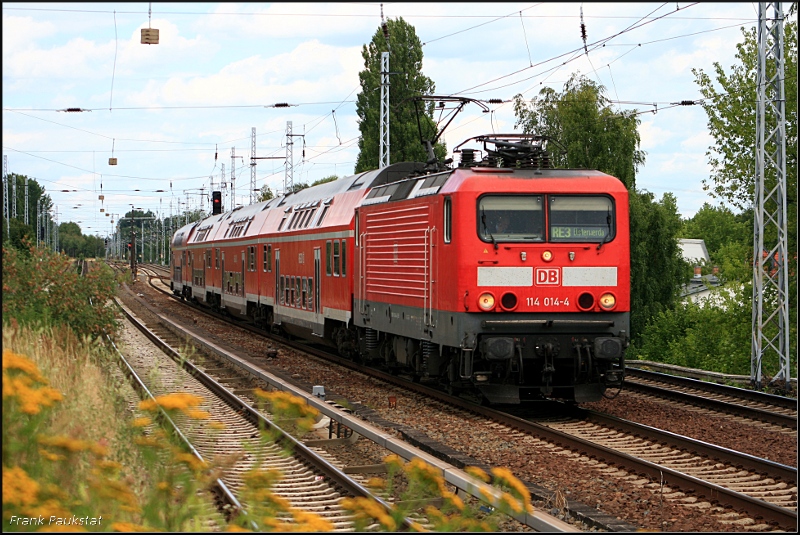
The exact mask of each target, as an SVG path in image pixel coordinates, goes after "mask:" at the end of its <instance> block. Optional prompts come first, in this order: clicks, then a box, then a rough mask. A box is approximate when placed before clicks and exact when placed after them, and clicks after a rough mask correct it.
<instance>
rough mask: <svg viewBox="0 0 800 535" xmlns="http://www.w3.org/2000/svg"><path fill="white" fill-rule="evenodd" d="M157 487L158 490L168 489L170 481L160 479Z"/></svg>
mask: <svg viewBox="0 0 800 535" xmlns="http://www.w3.org/2000/svg"><path fill="white" fill-rule="evenodd" d="M156 487H158V490H167V489H168V488H169V483H167V482H166V481H159V482H158V485H156Z"/></svg>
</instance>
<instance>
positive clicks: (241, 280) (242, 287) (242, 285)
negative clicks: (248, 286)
mask: <svg viewBox="0 0 800 535" xmlns="http://www.w3.org/2000/svg"><path fill="white" fill-rule="evenodd" d="M240 282H241V286H240V288H241V289H242V293H241V295H242V296H243V297H244V296H245V295H247V294H246V293H245V291H244V250H242V278H241V279H240ZM237 293H238V292H237Z"/></svg>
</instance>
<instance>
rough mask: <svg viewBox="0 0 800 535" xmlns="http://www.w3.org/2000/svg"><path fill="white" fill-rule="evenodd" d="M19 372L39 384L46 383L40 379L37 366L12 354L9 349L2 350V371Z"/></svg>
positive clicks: (45, 380)
mask: <svg viewBox="0 0 800 535" xmlns="http://www.w3.org/2000/svg"><path fill="white" fill-rule="evenodd" d="M5 370H19V371H21V372H22V373H24V374H25V375H27V376H29V377H30V378H31V379H33V380H34V381H37V382H39V383H47V379H45V378H44V377H42V374H41V373H40V372H39V368H38V366H36V364H35V363H34V362H33V361H31V360H29V359H28V358H27V357H25V356H24V355H19V354H17V353H14V352H13V351H11V350H10V349H4V350H3V371H5Z"/></svg>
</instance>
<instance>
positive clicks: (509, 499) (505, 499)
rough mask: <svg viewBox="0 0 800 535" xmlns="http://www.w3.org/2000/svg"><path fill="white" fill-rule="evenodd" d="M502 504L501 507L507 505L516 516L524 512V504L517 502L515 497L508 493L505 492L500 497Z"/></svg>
mask: <svg viewBox="0 0 800 535" xmlns="http://www.w3.org/2000/svg"><path fill="white" fill-rule="evenodd" d="M500 503H501V505H502V504H505V505H506V506H508V508H509V509H511V511H512V512H514V513H516V514H519V513H521V512H522V504H521V503H520V502H519V500H517V499H516V498H515V497H514V496H512V495H511V494H509V493H507V492H504V493H503V494H502V495H501V496H500Z"/></svg>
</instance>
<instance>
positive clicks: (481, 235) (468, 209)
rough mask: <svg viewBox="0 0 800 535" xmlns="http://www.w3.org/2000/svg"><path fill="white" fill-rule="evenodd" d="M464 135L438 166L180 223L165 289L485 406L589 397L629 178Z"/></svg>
mask: <svg viewBox="0 0 800 535" xmlns="http://www.w3.org/2000/svg"><path fill="white" fill-rule="evenodd" d="M472 141H476V142H478V143H483V147H482V149H481V150H475V149H466V148H464V149H461V150H460V152H461V155H462V157H461V162H460V163H459V164H458V166H457V167H455V168H452V169H450V168H441V167H438V168H436V169H430V168H429V167H427V168H426V166H425V165H424V164H415V163H402V164H395V165H392V166H389V167H386V168H384V169H381V170H379V171H371V172H367V173H362V174H360V175H356V176H352V177H347V178H342V179H339V180H337V181H335V182H331V183H327V184H322V185H320V186H316V187H313V188H308V189H306V190H302V191H300V192H298V193H295V194H291V195H287V196H283V197H279V198H276V199H273V200H271V201H268V202H266V203H259V204H255V205H252V206H247V207H243V208H239V209H236V210H234V211H232V212H229V213H226V214H222V215H215V216H212V217H210V218H208V219H205V220H203V221H200V222H198V223H195V224H192V225H188V226H186V227H184V228H182V229H180V230H179V231H178V232H177V233H176V235H175V238H174V240H173V249H174V255H173V258H174V259H175V264H174V266H173V277H174V279H173V290H174V291H175V292H176V293H181V294H182V295H184V296H187V297H193V298H196V299H198V300H200V301H203V302H206V303H208V304H210V305H212V306H215V307H220V308H227V309H229V310H230V311H231V312H233V313H236V314H239V315H246V316H249V317H251V318H253V319H254V320H256V321H258V322H261V323H262V324H263V325H265V326H280V327H281V328H282V329H284V330H286V331H288V332H291V333H292V334H295V335H298V336H307V337H314V338H315V339H317V340H324V341H326V342H327V343H329V344H331V345H333V346H335V347H337V348H338V350H339V351H340V353H343V354H347V355H351V356H359V357H360V358H362V359H364V360H365V362H368V363H370V364H373V365H380V366H382V367H387V368H392V369H396V370H397V371H398V372H402V373H408V374H412V375H413V376H414V377H415V378H416V379H418V380H420V379H424V380H435V381H438V382H440V383H441V384H443V385H445V386H447V387H448V389H450V390H451V391H453V392H457V391H461V390H467V389H469V390H472V391H477V392H479V393H480V394H481V395H482V396H483V397H484V398H485V399H486V400H487V401H488V402H490V403H519V402H520V401H522V400H526V399H540V398H542V397H559V398H565V399H572V400H575V401H579V402H582V401H595V400H598V399H600V397H601V396H602V394H603V392H604V391H605V390H606V388H607V387H609V386H611V387H618V386H621V384H622V379H623V373H624V352H625V347H626V346H627V344H628V339H629V338H628V336H629V334H628V333H629V311H630V308H629V307H630V288H629V287H630V284H629V279H630V262H629V258H630V250H629V240H628V236H629V227H628V194H627V190H626V189H625V186H624V185H623V184H622V183H621V182H620V181H619V180H618V179H616V178H614V177H611V176H609V175H606V174H604V173H601V172H598V171H587V170H562V169H552V168H550V166H549V158H548V157H547V153H546V152H545V151H544V150H543V143H542V140H541V139H540V138H536V137H534V136H523V135H497V136H491V137H490V136H482V137H479V138H475V139H474V140H472ZM476 153H480V155H481V159H480V160H477V159H476V158H475V155H476ZM239 228H241V229H240V230H238V231H237V229H239ZM215 251H216V252H215ZM212 254H213V255H215V256H213V259H212ZM220 254H221V255H222V257H221V258H223V259H224V258H225V255H227V257H228V258H232V259H233V263H232V264H230V265H227V266H226V264H225V262H224V260H223V261H222V263H221V264H220V263H219V259H220V256H219V255H220ZM220 266H222V267H220ZM226 269H227V271H226ZM220 281H221V283H220Z"/></svg>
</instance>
